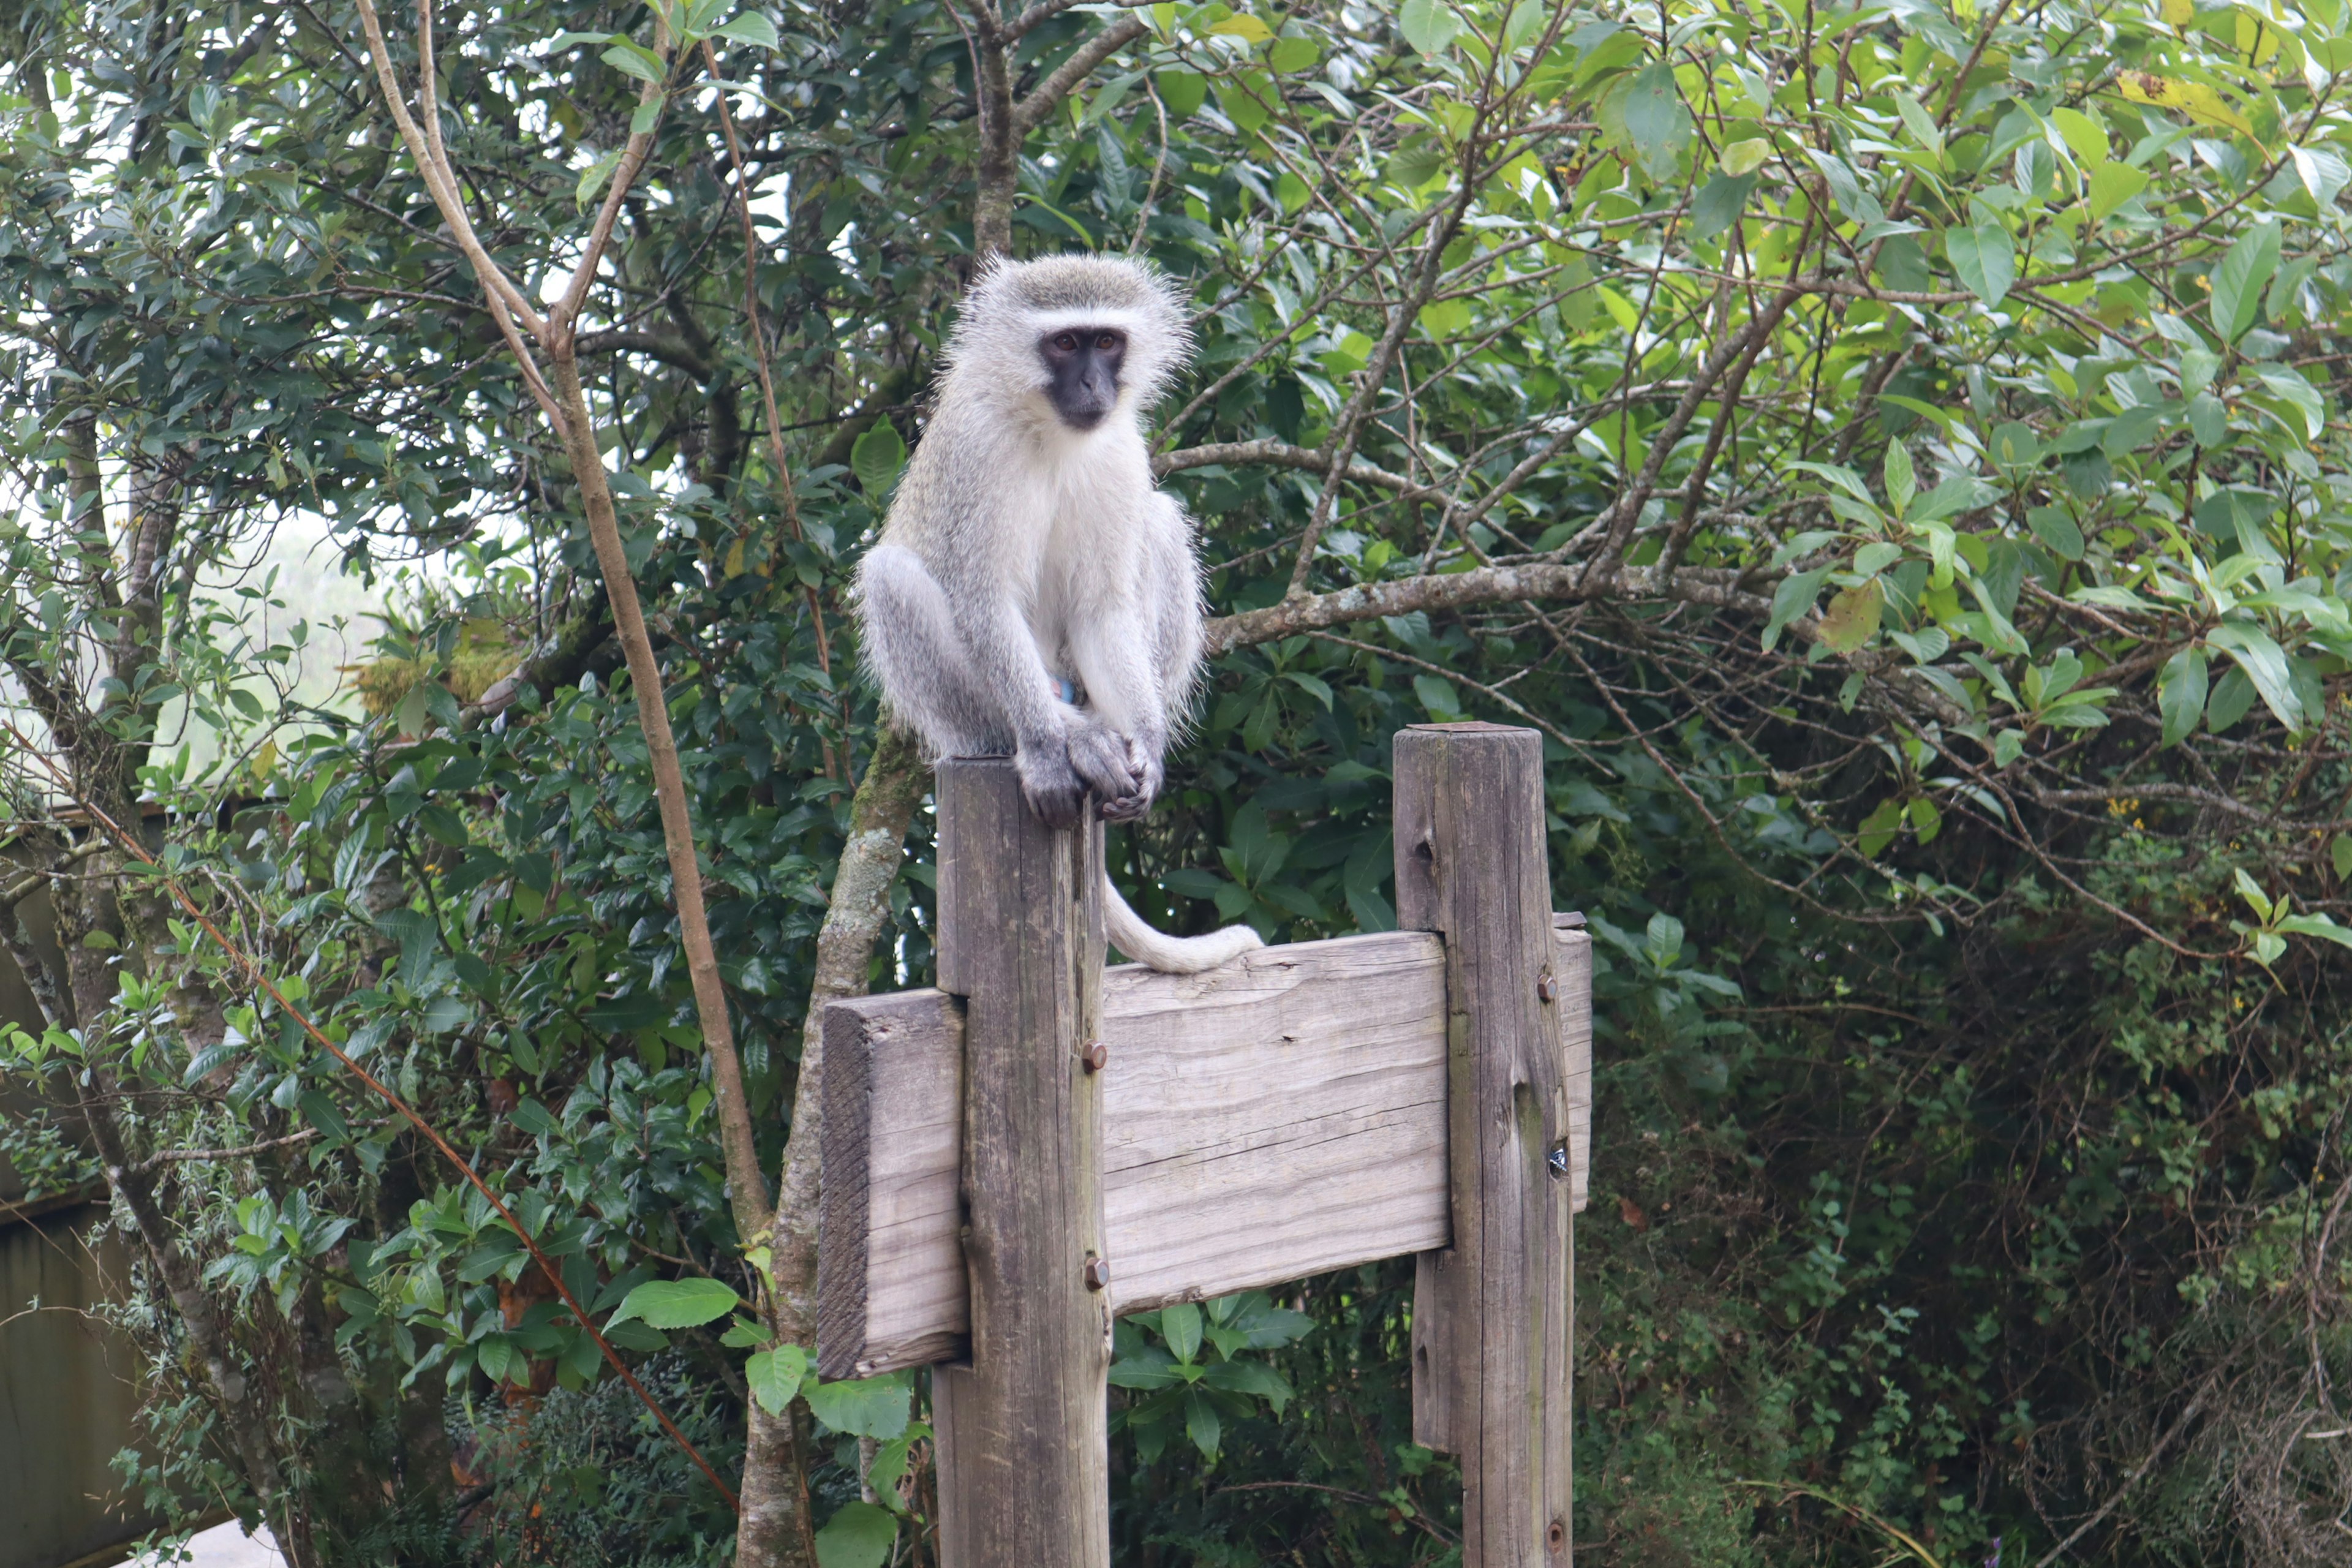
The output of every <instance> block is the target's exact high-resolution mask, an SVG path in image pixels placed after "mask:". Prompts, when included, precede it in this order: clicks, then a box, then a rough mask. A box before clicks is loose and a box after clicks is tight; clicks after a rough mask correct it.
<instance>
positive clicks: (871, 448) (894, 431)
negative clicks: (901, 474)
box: [849, 419, 907, 503]
mask: <svg viewBox="0 0 2352 1568" xmlns="http://www.w3.org/2000/svg"><path fill="white" fill-rule="evenodd" d="M906 466H907V443H906V440H905V438H904V437H901V436H900V435H899V434H898V426H895V425H893V424H891V423H890V421H888V420H887V419H877V420H876V421H875V422H874V427H873V428H872V429H870V430H868V431H866V434H864V435H863V436H860V437H858V438H857V439H856V442H855V443H854V444H853V445H852V446H851V447H850V448H849V467H850V471H851V472H853V473H855V474H856V476H857V482H858V484H859V485H860V486H862V487H863V488H864V489H865V491H866V499H867V500H872V501H875V502H877V503H878V502H879V501H880V500H882V498H883V497H885V496H887V495H888V494H889V493H890V487H891V486H892V485H894V484H896V483H898V471H899V470H900V469H901V468H905V467H906Z"/></svg>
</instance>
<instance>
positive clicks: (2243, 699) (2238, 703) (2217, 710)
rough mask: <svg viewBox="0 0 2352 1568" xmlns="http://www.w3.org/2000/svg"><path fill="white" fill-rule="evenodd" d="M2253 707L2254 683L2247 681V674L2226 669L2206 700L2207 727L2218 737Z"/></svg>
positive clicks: (2239, 670) (2237, 670) (2234, 669)
mask: <svg viewBox="0 0 2352 1568" xmlns="http://www.w3.org/2000/svg"><path fill="white" fill-rule="evenodd" d="M2253 705H2254V683H2253V682H2252V681H2251V680H2249V679H2246V672H2245V671H2244V670H2242V669H2238V668H2230V669H2226V670H2224V671H2222V673H2221V679H2219V680H2217V681H2215V682H2214V683H2213V695H2212V696H2210V697H2209V698H2207V699H2206V700H2205V727H2206V728H2207V729H2208V730H2210V731H2213V733H2215V734H2217V735H2218V734H2220V733H2221V732H2222V731H2225V730H2227V729H2228V728H2229V727H2230V726H2231V725H2232V724H2234V723H2236V722H2237V721H2239V720H2241V719H2242V718H2244V717H2245V716H2246V711H2247V710H2249V709H2251V708H2252V707H2253Z"/></svg>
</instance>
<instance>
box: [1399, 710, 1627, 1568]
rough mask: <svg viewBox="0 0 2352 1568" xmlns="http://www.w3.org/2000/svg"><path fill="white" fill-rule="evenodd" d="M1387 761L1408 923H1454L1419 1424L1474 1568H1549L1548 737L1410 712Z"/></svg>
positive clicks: (1556, 1435) (1553, 1265) (1552, 1310)
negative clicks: (1435, 1235) (1447, 1475)
mask: <svg viewBox="0 0 2352 1568" xmlns="http://www.w3.org/2000/svg"><path fill="white" fill-rule="evenodd" d="M1394 758H1395V770H1394V771H1395V778H1396V828H1395V832H1396V857H1397V862H1396V884H1397V916H1398V923H1399V924H1400V925H1402V926H1405V927H1408V928H1412V929H1418V930H1423V931H1439V932H1442V933H1443V934H1444V938H1445V967H1446V1005H1447V1009H1448V1035H1449V1062H1448V1074H1449V1104H1448V1121H1449V1146H1450V1163H1451V1175H1452V1180H1451V1187H1452V1203H1453V1211H1454V1225H1453V1245H1452V1246H1450V1247H1446V1248H1444V1249H1443V1250H1440V1251H1433V1252H1425V1253H1423V1254H1422V1256H1421V1259H1420V1264H1419V1268H1418V1270H1417V1274H1416V1280H1415V1290H1414V1296H1413V1436H1414V1437H1415V1438H1416V1439H1417V1440H1419V1441H1420V1442H1422V1443H1424V1444H1426V1445H1428V1446H1429V1447H1433V1448H1439V1449H1443V1450H1445V1451H1448V1452H1451V1453H1454V1454H1456V1455H1459V1456H1460V1458H1461V1461H1462V1476H1463V1508H1462V1514H1463V1554H1462V1562H1463V1568H1557V1565H1563V1564H1565V1563H1567V1562H1568V1560H1569V1484H1570V1477H1569V1398H1568V1395H1569V1369H1568V1356H1569V1319H1570V1296H1569V1284H1570V1269H1571V1256H1570V1221H1569V1204H1570V1180H1569V1174H1570V1172H1569V1166H1570V1163H1571V1162H1570V1151H1569V1142H1570V1116H1569V1099H1568V1084H1567V1068H1568V1053H1567V1041H1566V1038H1565V1036H1564V1031H1563V1028H1562V1024H1561V1018H1560V1014H1561V1011H1562V1005H1563V1002H1564V1001H1565V998H1566V994H1567V991H1568V984H1567V982H1568V981H1569V980H1570V976H1568V975H1566V974H1563V973H1560V972H1559V960H1560V950H1559V943H1558V939H1557V937H1556V936H1555V934H1554V931H1553V929H1552V912H1551V886H1550V873H1549V868H1548V865H1549V863H1548V858H1547V853H1546V847H1545V842H1544V798H1543V749H1542V744H1541V738H1540V737H1539V736H1538V735H1537V733H1536V732H1535V731H1532V730H1519V729H1510V728H1506V727H1503V726H1499V725H1492V724H1441V725H1425V726H1416V727H1414V728H1412V729H1410V730H1407V731H1402V732H1401V733H1400V734H1399V735H1398V736H1397V737H1396V744H1395V752H1394ZM1588 951H1589V950H1588ZM1555 1149H1557V1150H1559V1152H1560V1153H1561V1156H1562V1157H1561V1160H1560V1168H1559V1170H1557V1171H1555V1170H1554V1169H1553V1167H1552V1163H1551V1157H1552V1153H1553V1151H1554V1150H1555Z"/></svg>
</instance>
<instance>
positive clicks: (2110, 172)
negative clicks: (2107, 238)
mask: <svg viewBox="0 0 2352 1568" xmlns="http://www.w3.org/2000/svg"><path fill="white" fill-rule="evenodd" d="M2146 189H2147V171H2146V170H2145V169H2135V168H2133V167H2132V166H2131V165H2130V164H2129V163H2116V161H2115V160H2113V159H2109V160H2108V161H2107V162H2105V163H2101V164H2100V165H2099V166H2098V168H2097V169H2096V170H2095V171H2094V172H2093V174H2092V175H2091V189H2090V194H2089V198H2088V199H2089V201H2090V205H2091V221H2092V222H2094V223H2099V222H2103V221H2105V218H2106V216H2107V215H2108V214H2109V213H2111V212H2114V211H2115V210H2116V208H2117V207H2119V206H2121V205H2124V204H2125V203H2126V202H2127V201H2129V200H2131V199H2132V198H2133V197H2134V196H2136V195H2139V194H2140V192H2142V191H2144V190H2146Z"/></svg>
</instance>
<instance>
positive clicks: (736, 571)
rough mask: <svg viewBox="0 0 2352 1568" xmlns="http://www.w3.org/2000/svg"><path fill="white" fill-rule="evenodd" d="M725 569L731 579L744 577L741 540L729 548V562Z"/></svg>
mask: <svg viewBox="0 0 2352 1568" xmlns="http://www.w3.org/2000/svg"><path fill="white" fill-rule="evenodd" d="M723 569H724V570H725V572H726V574H727V575H729V576H730V577H740V576H741V575H743V542H742V541H741V540H740V539H739V540H737V541H736V542H734V543H732V544H730V545H729V546H728V547H727V561H726V563H725V566H724V568H723Z"/></svg>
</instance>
